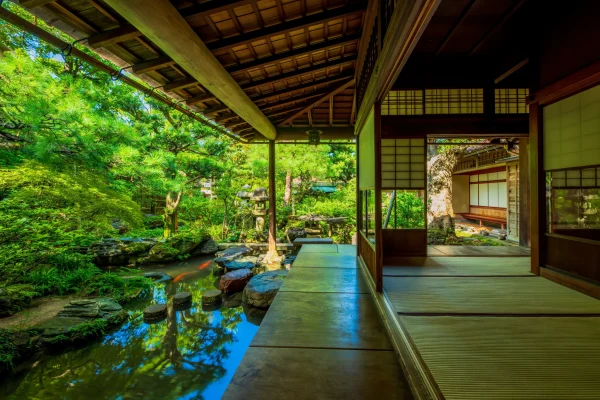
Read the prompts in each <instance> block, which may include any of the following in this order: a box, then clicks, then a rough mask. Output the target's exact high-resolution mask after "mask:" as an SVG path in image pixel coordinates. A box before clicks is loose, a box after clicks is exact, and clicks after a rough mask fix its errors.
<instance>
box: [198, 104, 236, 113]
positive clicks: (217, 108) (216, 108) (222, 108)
mask: <svg viewBox="0 0 600 400" xmlns="http://www.w3.org/2000/svg"><path fill="white" fill-rule="evenodd" d="M226 110H229V107H227V106H223V105H218V106H214V107H210V108H207V109H205V110H202V113H203V114H204V115H211V114H216V113H220V112H223V111H226Z"/></svg>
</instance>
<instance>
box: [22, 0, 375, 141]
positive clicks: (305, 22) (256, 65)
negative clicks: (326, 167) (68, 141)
mask: <svg viewBox="0 0 600 400" xmlns="http://www.w3.org/2000/svg"><path fill="white" fill-rule="evenodd" d="M171 3H172V5H173V6H174V7H175V8H176V9H177V10H178V11H179V13H180V14H181V15H182V16H183V17H184V18H185V20H186V21H187V23H188V24H189V25H190V27H191V28H192V29H193V30H194V31H195V32H196V33H197V35H198V36H199V38H200V39H201V40H202V41H203V42H204V43H205V44H206V46H207V47H208V48H209V49H210V51H211V52H212V54H213V55H214V56H215V57H216V58H217V60H218V61H219V62H220V63H221V65H222V66H223V67H224V68H225V70H226V71H227V72H228V73H229V74H230V75H231V77H232V78H233V79H234V80H235V81H236V82H237V83H238V84H239V86H240V87H241V88H242V89H243V90H244V91H245V92H246V94H247V95H248V96H249V97H250V99H251V100H252V102H254V103H255V104H256V106H257V107H258V108H259V109H260V110H261V111H262V113H263V114H265V115H266V116H267V118H268V119H269V120H270V121H271V123H272V124H273V125H275V126H280V127H284V126H285V127H291V126H294V127H296V126H300V127H308V126H315V127H343V126H352V125H353V124H354V119H355V110H354V107H353V104H354V70H355V67H356V65H355V64H356V59H357V55H358V44H359V41H360V38H361V28H362V25H363V18H364V10H365V8H366V3H367V1H366V0H358V1H349V0H238V1H234V0H209V1H206V0H205V1H201V0H197V1H193V0H171ZM20 4H21V5H22V6H24V7H26V8H29V9H30V10H31V11H32V12H33V13H34V14H36V15H40V16H43V17H44V19H45V20H46V22H48V23H50V24H53V20H59V21H61V22H62V23H63V25H62V26H64V24H67V25H68V26H69V27H70V28H72V29H73V30H74V31H75V32H76V33H78V35H75V36H80V37H86V38H87V45H88V46H89V47H91V48H93V49H96V50H98V51H100V52H106V51H108V52H109V53H111V54H112V55H113V56H116V57H117V58H118V59H119V60H122V61H123V63H124V64H125V65H127V66H129V67H130V68H129V69H128V71H130V72H132V73H134V74H136V75H138V76H140V77H142V78H145V80H146V81H150V82H156V83H157V84H158V86H159V87H160V88H161V89H162V90H163V91H165V92H167V93H169V94H171V95H173V96H174V97H176V98H178V99H183V100H184V101H185V102H186V104H187V105H188V106H189V107H191V108H192V109H195V110H196V111H199V112H201V113H202V114H204V115H205V116H206V117H208V118H210V119H213V120H214V121H215V122H217V123H219V124H221V125H222V126H224V127H226V128H228V129H230V130H231V131H232V132H234V133H235V134H236V135H238V136H239V137H240V138H241V139H242V140H244V141H251V140H253V139H254V138H255V137H257V136H258V137H262V136H260V135H259V134H258V133H257V132H256V131H255V129H254V128H252V127H251V126H250V125H249V124H248V123H247V121H244V120H242V119H241V118H240V117H239V116H238V115H236V114H235V113H234V112H232V111H231V110H230V109H229V108H228V107H227V106H225V105H224V104H223V103H222V102H221V101H219V99H218V98H216V97H215V96H213V95H212V94H211V93H210V92H208V91H207V90H206V89H205V88H204V87H203V86H202V85H201V84H200V83H198V82H197V81H196V80H195V79H194V78H193V77H192V76H191V75H190V74H188V72H186V71H185V70H184V69H183V68H181V67H180V66H179V65H178V64H177V63H175V62H174V61H173V60H171V59H170V58H169V57H168V56H167V55H165V54H164V53H163V51H162V50H161V49H160V48H158V46H156V45H155V44H154V43H152V42H151V41H150V40H149V39H148V38H146V37H145V36H144V35H142V33H141V32H139V31H138V30H137V29H136V28H134V27H133V26H132V25H130V24H129V23H128V22H127V21H126V20H125V19H124V18H122V17H121V16H120V15H119V14H118V13H116V12H115V11H114V10H113V9H112V8H111V7H109V6H108V5H107V4H106V3H105V2H104V1H102V0H55V1H49V0H21V1H20ZM40 11H41V13H40ZM48 16H51V18H48ZM56 26H58V27H59V28H61V25H60V24H56ZM61 29H62V30H65V29H63V28H61ZM68 33H70V34H73V32H68Z"/></svg>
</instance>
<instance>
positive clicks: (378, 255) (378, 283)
mask: <svg viewBox="0 0 600 400" xmlns="http://www.w3.org/2000/svg"><path fill="white" fill-rule="evenodd" d="M374 136H375V289H376V290H377V291H378V292H381V291H383V238H382V232H381V229H382V222H383V221H382V215H381V103H379V102H377V103H375V135H374Z"/></svg>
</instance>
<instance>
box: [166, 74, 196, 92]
mask: <svg viewBox="0 0 600 400" xmlns="http://www.w3.org/2000/svg"><path fill="white" fill-rule="evenodd" d="M197 84H198V81H197V80H196V79H194V78H193V77H191V76H188V77H186V78H183V79H178V80H176V81H173V82H170V83H167V84H166V85H165V86H163V90H164V91H165V92H172V91H174V90H181V89H185V88H188V87H190V86H194V85H197Z"/></svg>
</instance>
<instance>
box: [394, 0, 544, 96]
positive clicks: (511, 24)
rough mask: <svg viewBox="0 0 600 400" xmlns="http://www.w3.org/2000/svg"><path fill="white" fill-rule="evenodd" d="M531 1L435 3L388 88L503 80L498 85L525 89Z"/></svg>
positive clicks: (455, 84)
mask: <svg viewBox="0 0 600 400" xmlns="http://www.w3.org/2000/svg"><path fill="white" fill-rule="evenodd" d="M531 3H532V2H531V1H528V0H493V1H490V0H443V1H441V3H440V4H439V6H438V8H437V10H436V12H435V14H434V16H433V17H432V19H431V21H430V23H429V24H428V26H427V28H426V29H425V31H424V33H423V35H422V36H421V38H420V39H419V41H418V43H417V45H416V46H415V49H414V51H413V53H412V55H411V58H410V59H409V61H408V63H407V65H406V67H405V68H404V69H403V71H402V73H401V74H400V76H399V78H398V81H397V82H396V84H395V85H394V87H410V86H413V87H415V86H417V87H427V86H429V87H432V86H439V87H444V86H445V83H446V85H447V86H460V85H462V87H469V85H476V84H480V83H481V82H494V81H496V80H498V78H501V79H500V80H498V82H497V83H499V82H500V81H502V80H504V79H507V78H509V77H510V78H511V81H508V80H507V81H506V82H504V83H503V84H509V83H510V84H512V85H519V87H528V84H529V82H528V74H527V73H524V71H526V70H527V68H528V61H529V56H530V53H531V48H532V44H531V41H532V39H533V38H534V33H533V32H532V30H533V29H532V20H531V16H532V15H533V14H532V13H531V9H532V7H533V6H532V4H531ZM515 67H517V68H516V69H514V70H512V71H511V69H513V68H515ZM517 71H518V74H516V73H517ZM507 72H510V74H508V75H505V74H506V73H507ZM465 85H467V86H465ZM523 85H524V86H523Z"/></svg>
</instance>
